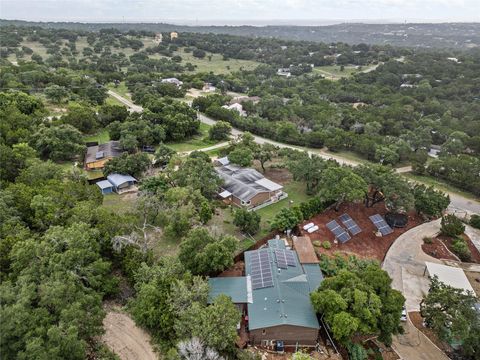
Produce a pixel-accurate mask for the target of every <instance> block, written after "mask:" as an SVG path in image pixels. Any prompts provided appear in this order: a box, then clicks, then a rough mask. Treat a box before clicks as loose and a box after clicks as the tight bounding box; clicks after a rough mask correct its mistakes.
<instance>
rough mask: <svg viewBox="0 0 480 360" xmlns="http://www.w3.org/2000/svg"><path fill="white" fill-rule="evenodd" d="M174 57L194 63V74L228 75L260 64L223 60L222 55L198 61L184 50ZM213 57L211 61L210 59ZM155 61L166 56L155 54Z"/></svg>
mask: <svg viewBox="0 0 480 360" xmlns="http://www.w3.org/2000/svg"><path fill="white" fill-rule="evenodd" d="M174 55H179V56H181V57H182V62H181V64H183V65H184V64H186V63H188V62H189V63H192V64H193V65H195V66H196V69H195V70H194V71H193V72H214V73H215V74H226V73H229V72H234V71H239V70H240V69H244V70H253V69H255V68H256V67H257V66H258V65H260V63H258V62H256V61H250V60H238V59H229V60H223V56H222V55H220V54H211V53H207V56H205V58H203V59H198V58H196V57H194V56H193V55H192V53H186V52H184V51H183V49H180V50H179V51H175V52H174ZM209 56H211V60H210V59H209ZM150 57H151V58H154V59H160V58H162V57H164V56H162V55H158V54H155V55H153V56H150Z"/></svg>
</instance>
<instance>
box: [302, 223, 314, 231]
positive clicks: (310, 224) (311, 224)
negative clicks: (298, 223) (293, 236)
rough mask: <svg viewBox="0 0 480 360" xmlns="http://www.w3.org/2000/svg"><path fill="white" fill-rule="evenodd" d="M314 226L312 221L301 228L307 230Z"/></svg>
mask: <svg viewBox="0 0 480 360" xmlns="http://www.w3.org/2000/svg"><path fill="white" fill-rule="evenodd" d="M314 226H315V224H314V223H313V222H311V223H308V224H307V225H303V230H305V231H306V230H308V229H310V228H311V227H314Z"/></svg>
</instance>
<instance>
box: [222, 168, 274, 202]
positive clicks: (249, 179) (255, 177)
mask: <svg viewBox="0 0 480 360" xmlns="http://www.w3.org/2000/svg"><path fill="white" fill-rule="evenodd" d="M215 171H216V172H217V173H218V175H219V176H220V177H221V178H222V179H223V181H224V183H223V185H222V188H223V190H227V191H229V192H230V193H232V194H233V195H234V196H235V197H237V198H239V199H240V200H242V201H249V200H250V199H251V198H253V197H254V196H255V195H257V194H259V193H262V192H270V191H275V190H270V189H269V188H267V187H265V186H264V185H265V184H267V183H268V184H269V186H270V188H272V187H273V185H272V184H275V183H274V182H273V181H270V180H268V179H266V178H265V177H264V176H263V175H262V174H260V173H259V172H258V171H257V170H254V169H250V168H242V167H240V166H236V165H232V164H229V165H226V166H221V167H217V168H215ZM259 180H262V181H260V183H258V181H259ZM265 180H267V181H265ZM262 184H263V185H262ZM275 185H277V186H276V187H275V189H276V190H280V189H282V188H283V186H281V185H279V184H275Z"/></svg>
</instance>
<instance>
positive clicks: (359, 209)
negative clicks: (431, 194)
mask: <svg viewBox="0 0 480 360" xmlns="http://www.w3.org/2000/svg"><path fill="white" fill-rule="evenodd" d="M344 213H347V214H349V215H350V216H351V217H352V219H353V220H354V221H355V222H356V223H357V224H358V226H359V227H360V228H361V229H362V232H361V233H359V234H357V235H355V236H352V239H351V240H349V241H348V242H346V243H344V244H342V243H340V242H338V243H336V241H335V236H334V235H333V233H332V232H331V231H330V230H328V229H327V226H326V224H327V223H328V222H330V221H331V220H337V222H338V223H339V224H341V222H340V221H339V220H338V217H339V216H340V215H342V214H344ZM386 213H387V210H386V209H385V206H384V204H383V203H378V204H375V205H374V206H373V207H370V208H367V207H365V205H364V204H353V203H347V204H343V205H342V206H340V209H339V211H335V210H334V209H330V210H327V211H324V212H323V213H321V214H318V215H316V216H314V217H313V218H311V219H309V220H305V221H304V222H303V223H302V224H301V226H300V228H302V226H303V225H304V224H307V223H309V222H313V223H315V225H318V227H319V229H318V230H317V231H316V232H314V233H313V234H308V236H309V237H310V239H311V240H312V242H313V241H320V243H323V242H324V241H328V242H330V244H331V248H330V249H324V248H323V247H318V248H316V251H317V253H318V255H320V254H321V253H324V254H329V255H332V254H334V253H337V252H340V253H344V254H347V255H348V254H354V255H357V256H360V257H364V258H374V259H377V260H379V261H383V259H384V257H385V254H386V253H387V251H388V249H389V248H390V246H391V245H392V244H393V242H394V241H395V239H397V238H398V237H399V236H400V235H401V234H403V233H404V232H406V231H407V230H409V229H411V228H413V227H415V226H417V225H420V224H421V223H422V222H423V220H422V219H421V217H420V216H418V215H417V214H416V213H414V212H412V213H409V214H408V223H407V226H406V227H404V228H395V229H394V231H393V233H391V234H389V235H386V236H377V234H376V232H377V228H376V227H375V225H373V223H372V222H371V221H370V219H369V216H371V215H375V214H380V215H382V216H384V215H385V214H386ZM301 235H302V236H303V235H307V233H306V232H305V231H303V230H301Z"/></svg>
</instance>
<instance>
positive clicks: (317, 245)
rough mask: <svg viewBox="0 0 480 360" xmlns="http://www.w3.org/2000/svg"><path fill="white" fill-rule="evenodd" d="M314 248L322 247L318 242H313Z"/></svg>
mask: <svg viewBox="0 0 480 360" xmlns="http://www.w3.org/2000/svg"><path fill="white" fill-rule="evenodd" d="M312 244H313V246H316V247H320V245H321V243H320V241H318V240H315V241H313V242H312Z"/></svg>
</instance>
